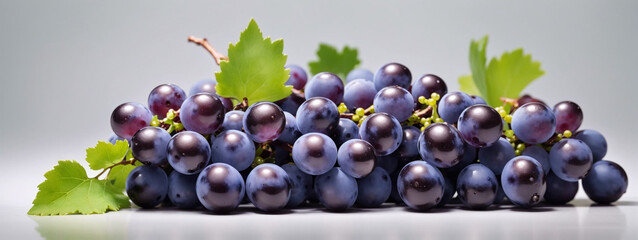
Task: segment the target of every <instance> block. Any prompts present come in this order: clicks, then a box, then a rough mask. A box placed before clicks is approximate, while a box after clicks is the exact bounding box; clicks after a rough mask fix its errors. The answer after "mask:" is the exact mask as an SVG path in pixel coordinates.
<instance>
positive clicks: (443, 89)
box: [412, 74, 447, 103]
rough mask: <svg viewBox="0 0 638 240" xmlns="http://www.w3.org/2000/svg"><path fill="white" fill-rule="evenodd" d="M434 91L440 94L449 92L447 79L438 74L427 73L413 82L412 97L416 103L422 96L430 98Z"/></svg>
mask: <svg viewBox="0 0 638 240" xmlns="http://www.w3.org/2000/svg"><path fill="white" fill-rule="evenodd" d="M432 93H437V94H439V96H444V95H445V94H447V85H446V84H445V81H443V79H441V78H440V77H439V76H437V75H434V74H425V75H423V76H421V77H420V78H419V79H417V80H416V81H414V83H413V84H412V98H413V99H414V102H415V103H418V102H419V101H418V99H419V97H420V96H423V97H425V98H430V97H431V96H432Z"/></svg>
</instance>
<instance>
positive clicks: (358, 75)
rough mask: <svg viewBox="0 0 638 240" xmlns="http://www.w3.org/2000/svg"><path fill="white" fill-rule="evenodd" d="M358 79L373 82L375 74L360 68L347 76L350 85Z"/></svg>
mask: <svg viewBox="0 0 638 240" xmlns="http://www.w3.org/2000/svg"><path fill="white" fill-rule="evenodd" d="M357 79H363V80H366V81H368V82H372V81H373V80H374V74H373V73H372V72H370V71H369V70H368V69H362V68H358V69H354V70H352V71H350V72H349V73H348V76H346V82H347V83H350V82H352V81H354V80H357Z"/></svg>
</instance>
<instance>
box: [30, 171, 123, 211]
mask: <svg viewBox="0 0 638 240" xmlns="http://www.w3.org/2000/svg"><path fill="white" fill-rule="evenodd" d="M44 177H45V178H46V180H45V181H44V182H42V183H41V184H40V185H38V189H39V191H38V194H37V195H36V197H35V200H33V207H32V208H31V209H30V210H29V212H28V214H30V215H42V216H49V215H67V214H74V213H80V214H93V213H105V212H106V211H107V210H113V211H117V210H119V209H120V208H123V207H129V206H130V202H129V201H128V197H126V195H124V194H123V193H122V191H120V190H118V189H116V188H114V187H113V186H112V185H111V184H108V182H107V181H106V180H98V179H95V178H88V177H87V175H86V171H85V170H84V168H83V167H82V165H80V164H79V163H78V162H76V161H68V160H67V161H59V162H58V165H57V166H55V167H53V170H51V171H49V172H47V173H45V174H44Z"/></svg>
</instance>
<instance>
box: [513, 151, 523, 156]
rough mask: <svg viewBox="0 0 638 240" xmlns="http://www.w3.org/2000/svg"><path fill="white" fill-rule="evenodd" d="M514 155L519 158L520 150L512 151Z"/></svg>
mask: <svg viewBox="0 0 638 240" xmlns="http://www.w3.org/2000/svg"><path fill="white" fill-rule="evenodd" d="M514 153H515V154H516V156H520V155H521V153H522V151H521V150H516V151H514Z"/></svg>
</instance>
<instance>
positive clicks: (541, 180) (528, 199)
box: [501, 156, 547, 208]
mask: <svg viewBox="0 0 638 240" xmlns="http://www.w3.org/2000/svg"><path fill="white" fill-rule="evenodd" d="M501 184H502V185H503V191H504V192H505V195H507V198H508V199H509V200H510V201H512V203H514V204H516V205H518V206H521V207H525V208H528V207H532V206H534V205H536V204H538V203H539V202H540V201H541V198H542V196H543V195H544V194H545V189H546V187H547V186H546V182H545V175H544V174H543V166H541V164H540V163H539V162H538V161H536V160H535V159H533V158H531V157H528V156H518V157H515V158H512V160H510V161H509V162H507V164H505V167H504V168H503V174H502V175H501Z"/></svg>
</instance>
